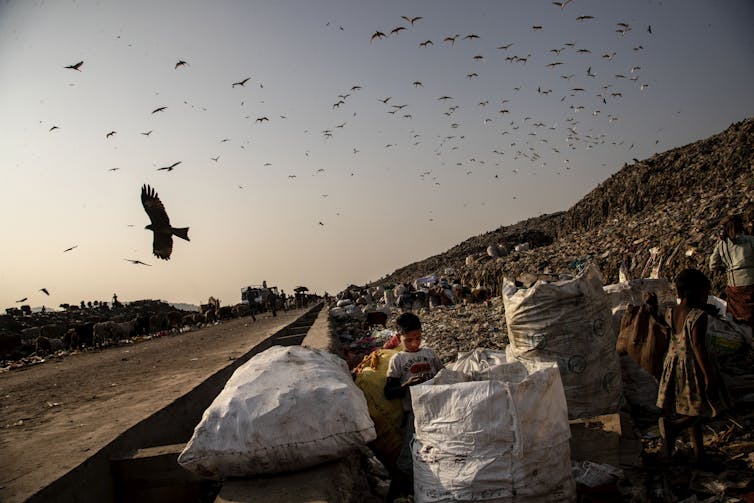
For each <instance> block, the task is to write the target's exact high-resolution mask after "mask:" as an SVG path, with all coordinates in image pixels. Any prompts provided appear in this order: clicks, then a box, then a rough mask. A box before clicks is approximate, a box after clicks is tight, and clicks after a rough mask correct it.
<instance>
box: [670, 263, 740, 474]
mask: <svg viewBox="0 0 754 503" xmlns="http://www.w3.org/2000/svg"><path fill="white" fill-rule="evenodd" d="M675 287H676V291H677V293H678V296H679V297H680V299H681V302H680V304H678V305H677V306H675V307H673V308H671V309H669V310H668V315H667V319H668V323H669V324H670V326H671V327H672V329H673V330H672V335H671V338H670V346H669V348H668V352H667V355H666V356H665V362H664V365H663V371H662V377H661V378H660V389H659V392H658V395H657V406H658V407H659V408H660V409H661V410H662V417H661V418H660V435H661V436H662V440H663V448H664V454H665V456H667V457H668V458H669V457H670V455H671V454H672V451H673V446H674V444H675V438H676V436H677V435H678V433H680V432H681V431H682V430H684V429H688V432H689V435H690V437H691V445H692V447H693V449H694V459H695V460H696V461H697V462H698V463H702V462H703V461H704V444H703V442H702V428H701V419H702V418H713V417H715V416H717V415H718V414H720V413H721V412H722V411H724V410H726V409H727V408H728V407H729V399H728V397H727V393H726V390H725V385H724V383H723V380H722V377H721V376H720V373H719V370H718V368H717V365H716V362H715V361H714V359H713V358H712V357H711V355H710V353H709V351H708V350H707V344H706V338H707V313H706V312H705V311H704V307H705V305H706V303H707V296H708V295H709V291H710V281H709V279H708V278H707V277H706V276H705V275H704V274H703V273H702V272H701V271H699V270H697V269H685V270H684V271H682V272H681V273H680V274H679V275H678V277H677V278H676V280H675Z"/></svg>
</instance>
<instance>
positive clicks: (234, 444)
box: [178, 346, 375, 479]
mask: <svg viewBox="0 0 754 503" xmlns="http://www.w3.org/2000/svg"><path fill="white" fill-rule="evenodd" d="M374 438H375V431H374V423H373V422H372V420H371V419H370V417H369V412H368V410H367V403H366V400H365V399H364V395H363V393H362V392H361V391H360V390H359V389H358V388H357V387H356V385H355V384H354V383H353V380H352V379H351V374H350V373H349V371H348V366H347V365H346V363H345V362H344V361H343V360H341V359H340V358H338V357H337V356H335V355H333V354H331V353H328V352H326V351H322V350H317V349H309V348H305V347H301V346H288V347H282V346H274V347H272V348H270V349H268V350H266V351H264V352H262V353H260V354H258V355H256V356H254V357H253V358H252V359H251V360H249V361H248V362H246V363H245V364H243V365H242V366H240V367H239V368H238V369H237V370H236V371H235V372H234V373H233V375H232V376H231V378H230V379H229V380H228V382H227V384H226V385H225V387H224V388H223V390H222V391H221V392H220V394H219V395H218V396H217V397H216V398H215V400H214V401H213V402H212V404H211V405H210V406H209V407H208V408H207V410H205V411H204V415H203V416H202V420H201V422H200V423H199V424H198V425H197V426H196V428H195V429H194V434H193V436H192V437H191V440H189V442H188V444H186V448H185V449H184V450H183V452H182V453H181V455H180V456H179V457H178V463H179V464H180V465H181V466H183V467H184V468H186V469H188V470H189V471H191V472H194V473H195V474H197V475H199V476H201V477H205V478H213V479H221V478H225V477H246V476H251V475H257V474H263V473H279V472H285V471H293V470H299V469H301V468H306V467H309V466H314V465H317V464H320V463H324V462H326V461H330V460H333V459H338V458H341V457H344V456H345V455H347V454H349V453H350V452H351V451H353V450H356V449H360V448H362V447H363V446H364V445H366V443H367V442H371V441H372V440H374Z"/></svg>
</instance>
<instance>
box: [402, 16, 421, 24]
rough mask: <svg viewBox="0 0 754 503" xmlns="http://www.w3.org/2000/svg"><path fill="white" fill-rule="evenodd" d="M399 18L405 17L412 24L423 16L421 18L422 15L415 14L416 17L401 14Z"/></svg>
mask: <svg viewBox="0 0 754 503" xmlns="http://www.w3.org/2000/svg"><path fill="white" fill-rule="evenodd" d="M401 18H402V19H405V20H406V21H408V22H409V23H411V24H412V25H413V24H414V23H415V22H417V21H418V20H420V19H424V18H423V17H421V16H416V17H408V16H401Z"/></svg>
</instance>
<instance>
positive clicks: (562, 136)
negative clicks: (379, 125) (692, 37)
mask: <svg viewBox="0 0 754 503" xmlns="http://www.w3.org/2000/svg"><path fill="white" fill-rule="evenodd" d="M551 3H552V4H554V5H555V6H556V7H557V8H560V9H561V10H563V11H564V12H566V13H567V12H569V11H570V9H569V7H570V6H571V4H572V3H573V0H565V1H562V2H551ZM400 19H401V21H400V22H397V23H396V26H395V27H393V28H392V29H383V30H379V29H378V30H375V31H374V32H373V33H372V35H371V37H369V38H370V45H371V46H372V47H371V49H372V50H375V51H379V50H380V48H379V45H380V44H381V43H383V41H384V40H385V39H388V38H391V37H394V38H397V37H401V38H403V39H405V38H406V37H408V36H409V34H410V32H411V31H412V29H415V28H416V26H418V25H419V24H422V23H427V22H428V21H430V19H429V18H428V17H427V18H425V16H400ZM573 20H575V21H576V23H579V24H582V23H597V22H601V21H600V20H597V19H596V18H595V17H594V16H591V15H586V14H580V15H578V16H575V15H574V16H573ZM329 24H330V23H328V26H329ZM613 26H614V31H615V32H616V36H617V37H620V38H621V39H625V40H627V41H628V40H631V42H630V43H627V44H625V45H626V53H627V54H629V55H630V57H628V58H627V57H626V54H618V53H616V52H603V53H598V52H597V51H596V50H593V49H592V48H588V47H583V46H581V45H580V44H577V42H574V41H568V40H567V41H564V42H563V43H562V44H560V45H558V46H556V47H553V48H551V49H550V50H549V51H548V53H547V54H546V55H543V54H535V55H532V54H531V53H530V52H529V51H526V50H525V47H526V42H519V41H510V40H502V41H498V43H496V44H494V47H495V54H488V55H485V54H483V53H482V52H483V50H482V49H480V52H479V53H476V54H474V55H473V56H472V57H471V58H470V60H469V65H473V69H472V71H469V72H468V73H466V74H465V78H466V79H468V80H469V81H472V80H475V79H484V78H486V73H487V72H486V70H487V68H486V66H485V65H498V66H499V65H513V66H512V67H510V68H515V69H517V70H518V71H522V70H523V69H524V68H530V67H531V66H532V65H534V64H537V63H536V61H537V60H538V59H539V60H540V61H541V62H542V63H543V66H544V67H545V68H547V69H549V70H551V71H553V74H552V78H551V79H549V80H548V81H546V82H539V83H535V82H531V81H529V80H527V79H525V78H522V81H523V82H527V85H516V86H513V87H511V88H510V89H508V90H502V91H501V92H502V95H501V96H496V97H492V96H479V99H477V100H475V102H473V103H471V102H460V100H456V99H454V97H453V96H452V95H451V94H452V93H449V94H441V95H440V96H436V97H435V98H432V101H433V102H434V103H436V105H432V106H431V107H430V108H426V107H425V108H420V109H416V110H415V109H414V106H412V105H411V103H409V102H397V98H394V97H393V95H399V94H400V95H404V96H405V95H407V91H406V90H404V89H391V90H390V91H388V93H385V94H382V95H380V94H372V96H373V99H376V100H378V102H380V103H381V106H384V107H385V108H384V112H385V113H387V114H390V115H392V116H393V117H395V119H396V120H406V121H410V120H412V119H414V118H415V115H416V114H427V113H429V114H436V115H435V116H436V117H438V118H440V119H442V120H443V121H444V124H445V125H444V126H441V127H442V129H445V133H446V134H435V135H433V136H431V137H430V136H428V135H425V134H424V133H423V132H421V131H418V130H416V129H411V130H410V131H409V132H408V136H407V138H406V143H405V144H404V143H402V142H401V143H400V145H401V146H403V145H405V146H409V145H410V147H413V148H420V147H421V145H422V144H428V143H429V142H433V143H429V144H430V145H433V147H432V150H431V155H433V156H437V157H439V158H440V159H439V165H440V166H445V165H446V161H448V162H449V163H452V161H455V166H456V168H461V169H462V170H463V171H465V173H466V175H471V174H473V173H474V171H475V169H478V168H482V167H491V166H495V167H500V166H503V167H510V166H511V165H515V166H516V168H512V169H510V172H511V174H516V173H518V169H519V167H520V166H521V164H522V163H523V164H526V163H528V164H529V165H530V167H532V168H536V167H542V168H544V167H545V166H546V164H547V163H546V162H545V161H544V160H543V157H544V150H545V149H549V150H550V151H551V152H552V153H554V154H558V155H559V156H561V157H562V161H563V169H564V170H569V169H570V166H569V162H570V161H569V159H568V157H567V152H568V151H569V150H571V151H572V150H576V149H577V148H586V149H592V148H595V147H597V146H599V145H603V144H606V143H611V144H612V145H623V143H624V142H623V141H617V140H612V141H611V139H610V138H609V136H608V134H607V133H606V132H605V131H606V128H605V125H604V123H592V122H587V121H586V118H589V120H598V119H602V118H603V117H604V118H606V119H607V122H608V123H611V122H614V121H617V120H618V116H617V115H615V114H614V113H613V112H611V111H610V105H611V103H612V102H614V101H616V100H621V99H623V96H624V93H627V85H628V84H629V83H632V82H633V83H635V84H633V85H634V86H636V88H638V89H639V90H640V91H644V90H645V89H647V88H648V86H649V84H648V83H647V82H646V81H645V80H644V79H643V78H642V72H641V66H640V65H638V64H635V61H633V62H631V63H630V64H629V63H628V62H627V60H629V59H632V60H635V59H636V58H638V57H640V56H639V55H640V53H641V52H642V51H643V50H644V45H643V44H646V43H647V42H646V41H635V40H633V38H635V37H632V35H634V34H635V33H639V32H642V33H645V35H644V36H645V37H647V36H651V35H652V27H651V26H646V28H643V29H641V30H639V29H636V30H634V27H633V26H631V25H629V24H628V23H626V22H623V21H618V22H615V23H613ZM339 28H340V30H341V31H344V28H343V27H342V26H339ZM546 29H547V26H545V25H542V24H532V25H531V27H530V30H531V31H532V32H542V31H545V30H546ZM489 38H490V37H489V36H488V35H486V34H484V33H482V34H477V33H467V34H457V33H451V34H439V36H438V37H436V38H434V40H436V41H437V45H436V44H435V42H434V41H433V40H432V38H416V39H415V41H414V44H417V45H418V47H420V48H421V50H427V51H433V50H435V51H436V50H441V48H442V46H444V47H445V48H452V47H455V46H456V44H459V45H460V44H469V45H468V47H474V44H480V41H485V42H486V41H487V40H488V39H489ZM407 42H408V43H410V42H409V41H407ZM433 46H434V48H433ZM487 46H489V44H487ZM414 47H416V45H415V46H414ZM521 47H523V48H524V49H519V48H521ZM517 49H519V50H521V51H522V52H519V51H517ZM485 50H489V49H485ZM514 52H515V53H516V54H514ZM449 57H455V56H453V55H450V56H449ZM594 58H598V59H596V60H595V59H594ZM545 60H546V61H547V63H546V64H544V61H545ZM605 63H610V64H612V65H613V66H614V67H615V70H614V71H611V72H610V73H609V74H607V73H605V70H604V65H605ZM598 65H600V66H601V67H603V69H602V71H601V73H600V74H598V73H597V71H596V70H595V69H596V68H597V66H598ZM190 66H191V65H190V63H189V62H188V61H187V60H184V59H178V61H177V62H176V63H175V64H174V66H173V70H174V71H182V70H183V69H185V68H188V67H190ZM450 67H452V66H450ZM64 69H66V70H70V71H75V72H82V71H85V63H84V61H83V60H82V61H78V62H76V63H74V64H71V65H67V66H64ZM560 69H565V70H566V71H563V72H558V73H557V74H556V73H555V71H556V70H560ZM499 70H500V69H499V68H497V69H496V70H495V71H496V72H499ZM490 73H493V72H490ZM497 75H499V73H497ZM250 82H252V77H250V76H248V77H247V76H244V77H243V78H241V79H239V80H235V81H230V80H229V81H228V83H229V87H230V89H231V90H232V91H233V92H239V90H242V89H244V88H246V86H247V84H248V83H250ZM257 84H258V86H259V88H260V89H263V88H264V86H263V84H262V83H261V82H257ZM425 84H426V82H425V81H423V80H422V79H408V80H407V81H406V88H407V89H411V88H413V89H415V90H419V91H421V90H423V89H425V88H426V87H425ZM595 84H598V86H595ZM370 87H371V86H368V85H366V84H361V83H360V84H354V85H352V86H350V88H347V90H346V91H343V92H340V93H337V94H336V93H333V94H334V95H335V96H336V98H335V99H334V100H333V102H332V105H331V108H330V110H329V112H330V113H331V114H333V115H334V116H336V117H339V120H338V119H336V120H334V121H333V123H334V124H335V125H331V126H325V127H324V128H322V129H320V131H321V134H322V137H323V139H324V140H325V141H330V140H334V139H336V138H337V136H338V132H339V131H341V130H344V129H346V128H347V127H350V126H351V125H352V124H353V123H354V122H356V121H358V120H359V119H360V118H361V116H360V115H359V113H357V112H356V111H352V115H351V116H350V117H349V118H348V120H343V119H344V118H345V117H344V116H343V112H344V111H346V110H348V111H351V108H352V106H351V103H352V100H353V98H354V97H355V96H359V95H364V96H365V95H366V94H368V93H364V90H365V89H368V88H370ZM595 90H596V91H595ZM369 91H374V92H379V91H380V90H379V89H369ZM382 91H383V92H384V89H383V90H382ZM535 91H536V93H537V95H538V96H539V97H541V98H542V99H550V100H553V104H554V105H553V106H555V105H557V104H558V103H562V106H563V108H564V110H566V113H565V117H563V118H562V120H561V121H557V122H556V121H552V120H549V121H548V120H544V119H541V118H537V117H535V116H534V115H533V114H532V115H528V114H525V113H523V112H522V111H519V110H518V109H517V108H516V107H517V100H516V96H517V95H518V94H519V93H521V94H523V93H526V92H528V93H534V92H535ZM243 96H244V95H239V99H241V98H243ZM414 96H415V95H414ZM424 99H425V101H427V100H429V99H430V98H427V97H426V96H425V97H424ZM372 103H374V102H372ZM184 104H186V105H191V104H190V103H189V102H188V101H184ZM191 106H192V107H193V105H191ZM241 106H242V107H243V106H244V101H241ZM565 107H567V108H565ZM147 110H148V109H147ZM204 110H206V109H204ZM585 110H586V113H585V114H584V113H581V112H583V111H585ZM462 112H465V113H466V117H469V116H471V117H474V116H475V115H476V116H478V120H479V123H481V124H482V125H483V126H485V127H493V126H498V127H499V126H502V127H501V128H500V129H499V130H498V131H496V132H497V134H498V135H499V137H500V144H499V146H497V147H496V148H492V149H490V150H489V151H480V148H479V145H476V144H474V143H475V142H474V141H473V140H474V138H473V137H471V136H469V135H470V134H473V132H474V131H476V129H473V128H469V127H468V126H467V125H466V124H464V122H462V121H461V120H459V119H457V117H458V115H459V114H460V113H462ZM162 113H169V112H168V106H159V107H156V108H154V109H152V110H151V114H150V115H155V114H162ZM584 115H586V118H583V119H582V116H584ZM271 117H272V115H260V116H258V117H251V116H247V117H246V118H247V119H253V123H254V124H255V125H258V126H263V125H264V124H266V123H270V122H271V121H270V118H271ZM278 118H279V119H280V120H284V119H286V118H287V116H286V115H282V114H276V117H273V120H274V121H277V120H278ZM60 129H61V127H60V126H58V125H52V126H51V127H50V128H49V132H50V133H52V132H54V131H58V130H60ZM310 129H312V130H316V129H317V128H308V129H306V130H305V131H304V133H306V134H308V133H309V130H310ZM595 130H596V131H597V132H595ZM152 132H153V130H151V129H150V130H149V131H144V132H141V133H140V134H141V135H143V136H145V137H150V135H151V134H152ZM116 134H117V131H115V130H109V131H106V132H105V140H106V141H107V140H110V139H112V138H113V137H114V136H115V135H116ZM506 139H507V141H506ZM230 141H231V140H230V138H224V139H222V140H220V141H219V143H226V142H230ZM336 141H337V140H336ZM658 141H659V140H658ZM247 144H248V142H246V144H243V143H242V144H240V145H239V147H240V148H241V149H244V148H245V145H247ZM398 146H399V144H398V143H396V142H395V141H390V142H388V143H385V144H384V148H386V149H389V148H395V147H398ZM631 148H633V144H632V145H631V146H630V147H629V150H630V149H631ZM348 150H349V153H352V154H353V155H357V154H359V153H360V152H361V150H360V149H359V147H358V146H353V145H349V146H348ZM304 155H305V157H308V156H309V150H307V151H306V152H305V153H304ZM208 159H209V160H211V161H213V162H214V163H218V161H219V160H220V155H219V154H216V155H214V156H208ZM451 159H452V160H451ZM181 164H182V160H176V161H174V162H172V163H170V164H166V165H164V166H160V167H158V168H156V170H157V171H161V172H166V173H169V172H172V171H173V170H174V169H176V168H178V167H179V166H181ZM271 165H272V163H270V162H265V163H264V165H263V166H271ZM118 169H119V168H117V167H116V168H111V169H110V171H117V170H118ZM443 171H445V172H446V173H447V170H443V169H441V168H439V167H438V168H437V169H436V170H423V171H421V173H419V174H418V176H419V177H420V178H421V180H430V181H431V182H433V183H434V184H435V185H440V181H441V176H442V175H443ZM456 171H457V170H456ZM493 171H494V172H491V173H488V175H490V176H493V175H494V176H493V177H494V178H495V179H497V178H500V176H501V174H502V172H501V170H500V169H495V168H493ZM532 171H533V174H536V169H533V170H532ZM555 171H556V172H557V173H558V174H561V173H563V172H562V171H561V170H560V169H559V168H557V167H556V168H555ZM322 172H324V168H319V169H317V170H316V171H315V172H314V173H313V174H314V175H316V174H319V173H322ZM351 175H352V176H353V175H354V173H353V172H352V173H351ZM287 177H288V179H289V180H291V181H295V180H296V178H297V175H296V174H295V173H290V174H287ZM239 188H243V187H242V186H240V185H239ZM141 201H142V205H143V207H144V209H145V211H146V213H147V214H148V216H149V218H150V221H151V224H150V225H149V226H147V229H149V230H152V231H153V232H154V236H153V253H154V255H155V256H156V257H158V258H161V259H165V260H167V259H169V258H170V255H171V253H172V236H173V235H176V236H178V237H181V238H183V239H185V240H188V234H187V231H188V229H187V228H186V229H175V228H172V227H170V223H169V219H168V217H167V213H166V212H165V209H164V206H163V205H162V203H161V202H160V200H159V198H158V197H157V193H156V192H155V190H154V189H153V188H151V187H149V186H146V185H145V186H144V187H143V188H142V193H141ZM430 220H432V219H430ZM317 224H318V225H319V226H324V223H323V221H322V220H319V221H317ZM184 231H185V232H184ZM76 247H77V246H72V247H69V248H68V249H66V250H64V252H70V251H72V250H74V249H75V248H76ZM124 260H127V261H129V262H130V263H133V264H136V265H144V266H149V265H150V264H147V263H145V262H142V261H141V260H138V259H128V258H127V259H124ZM40 291H44V292H45V293H48V292H47V291H46V289H42V290H40ZM48 294H49V293H48ZM25 300H26V298H24V299H22V300H19V301H18V302H22V301H25Z"/></svg>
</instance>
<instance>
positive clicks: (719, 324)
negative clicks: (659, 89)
mask: <svg viewBox="0 0 754 503" xmlns="http://www.w3.org/2000/svg"><path fill="white" fill-rule="evenodd" d="M707 344H708V347H709V348H711V349H712V351H713V352H714V353H715V356H718V357H725V356H729V355H733V354H736V353H739V352H741V351H743V350H744V348H748V347H749V346H751V327H749V326H748V325H746V324H744V323H739V322H737V321H735V320H732V319H730V320H729V319H725V318H717V317H715V316H708V317H707Z"/></svg>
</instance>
